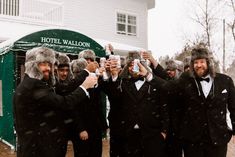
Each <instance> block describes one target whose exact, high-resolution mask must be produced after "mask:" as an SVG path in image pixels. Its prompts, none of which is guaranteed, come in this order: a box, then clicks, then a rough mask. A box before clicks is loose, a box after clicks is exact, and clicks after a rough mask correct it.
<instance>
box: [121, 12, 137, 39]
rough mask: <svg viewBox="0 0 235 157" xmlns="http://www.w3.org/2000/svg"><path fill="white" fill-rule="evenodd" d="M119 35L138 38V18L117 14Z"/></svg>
mask: <svg viewBox="0 0 235 157" xmlns="http://www.w3.org/2000/svg"><path fill="white" fill-rule="evenodd" d="M117 33H118V34H123V35H129V36H136V35H137V34H136V16H133V15H129V14H124V13H117Z"/></svg>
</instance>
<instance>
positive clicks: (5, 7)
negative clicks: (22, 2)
mask: <svg viewBox="0 0 235 157" xmlns="http://www.w3.org/2000/svg"><path fill="white" fill-rule="evenodd" d="M0 14H2V15H10V16H18V15H19V0H0Z"/></svg>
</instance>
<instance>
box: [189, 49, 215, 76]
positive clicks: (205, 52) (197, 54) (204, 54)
mask: <svg viewBox="0 0 235 157" xmlns="http://www.w3.org/2000/svg"><path fill="white" fill-rule="evenodd" d="M197 59H206V61H207V66H208V69H209V73H210V75H211V77H215V68H214V61H213V57H212V54H211V53H210V51H209V49H207V48H206V47H200V46H198V47H195V48H193V49H192V51H191V63H190V69H191V72H192V75H193V76H194V68H193V65H194V61H195V60H197ZM194 77H195V76H194Z"/></svg>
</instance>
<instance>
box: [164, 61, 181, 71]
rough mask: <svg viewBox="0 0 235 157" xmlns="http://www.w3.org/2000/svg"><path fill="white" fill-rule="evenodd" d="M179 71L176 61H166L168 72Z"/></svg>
mask: <svg viewBox="0 0 235 157" xmlns="http://www.w3.org/2000/svg"><path fill="white" fill-rule="evenodd" d="M176 69H178V67H177V64H176V62H175V61H174V60H168V61H166V70H172V71H173V70H176Z"/></svg>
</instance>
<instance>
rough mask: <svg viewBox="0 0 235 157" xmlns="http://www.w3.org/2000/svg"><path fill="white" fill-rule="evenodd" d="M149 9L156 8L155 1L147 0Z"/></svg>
mask: <svg viewBox="0 0 235 157" xmlns="http://www.w3.org/2000/svg"><path fill="white" fill-rule="evenodd" d="M147 4H148V9H153V8H155V0H147Z"/></svg>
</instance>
